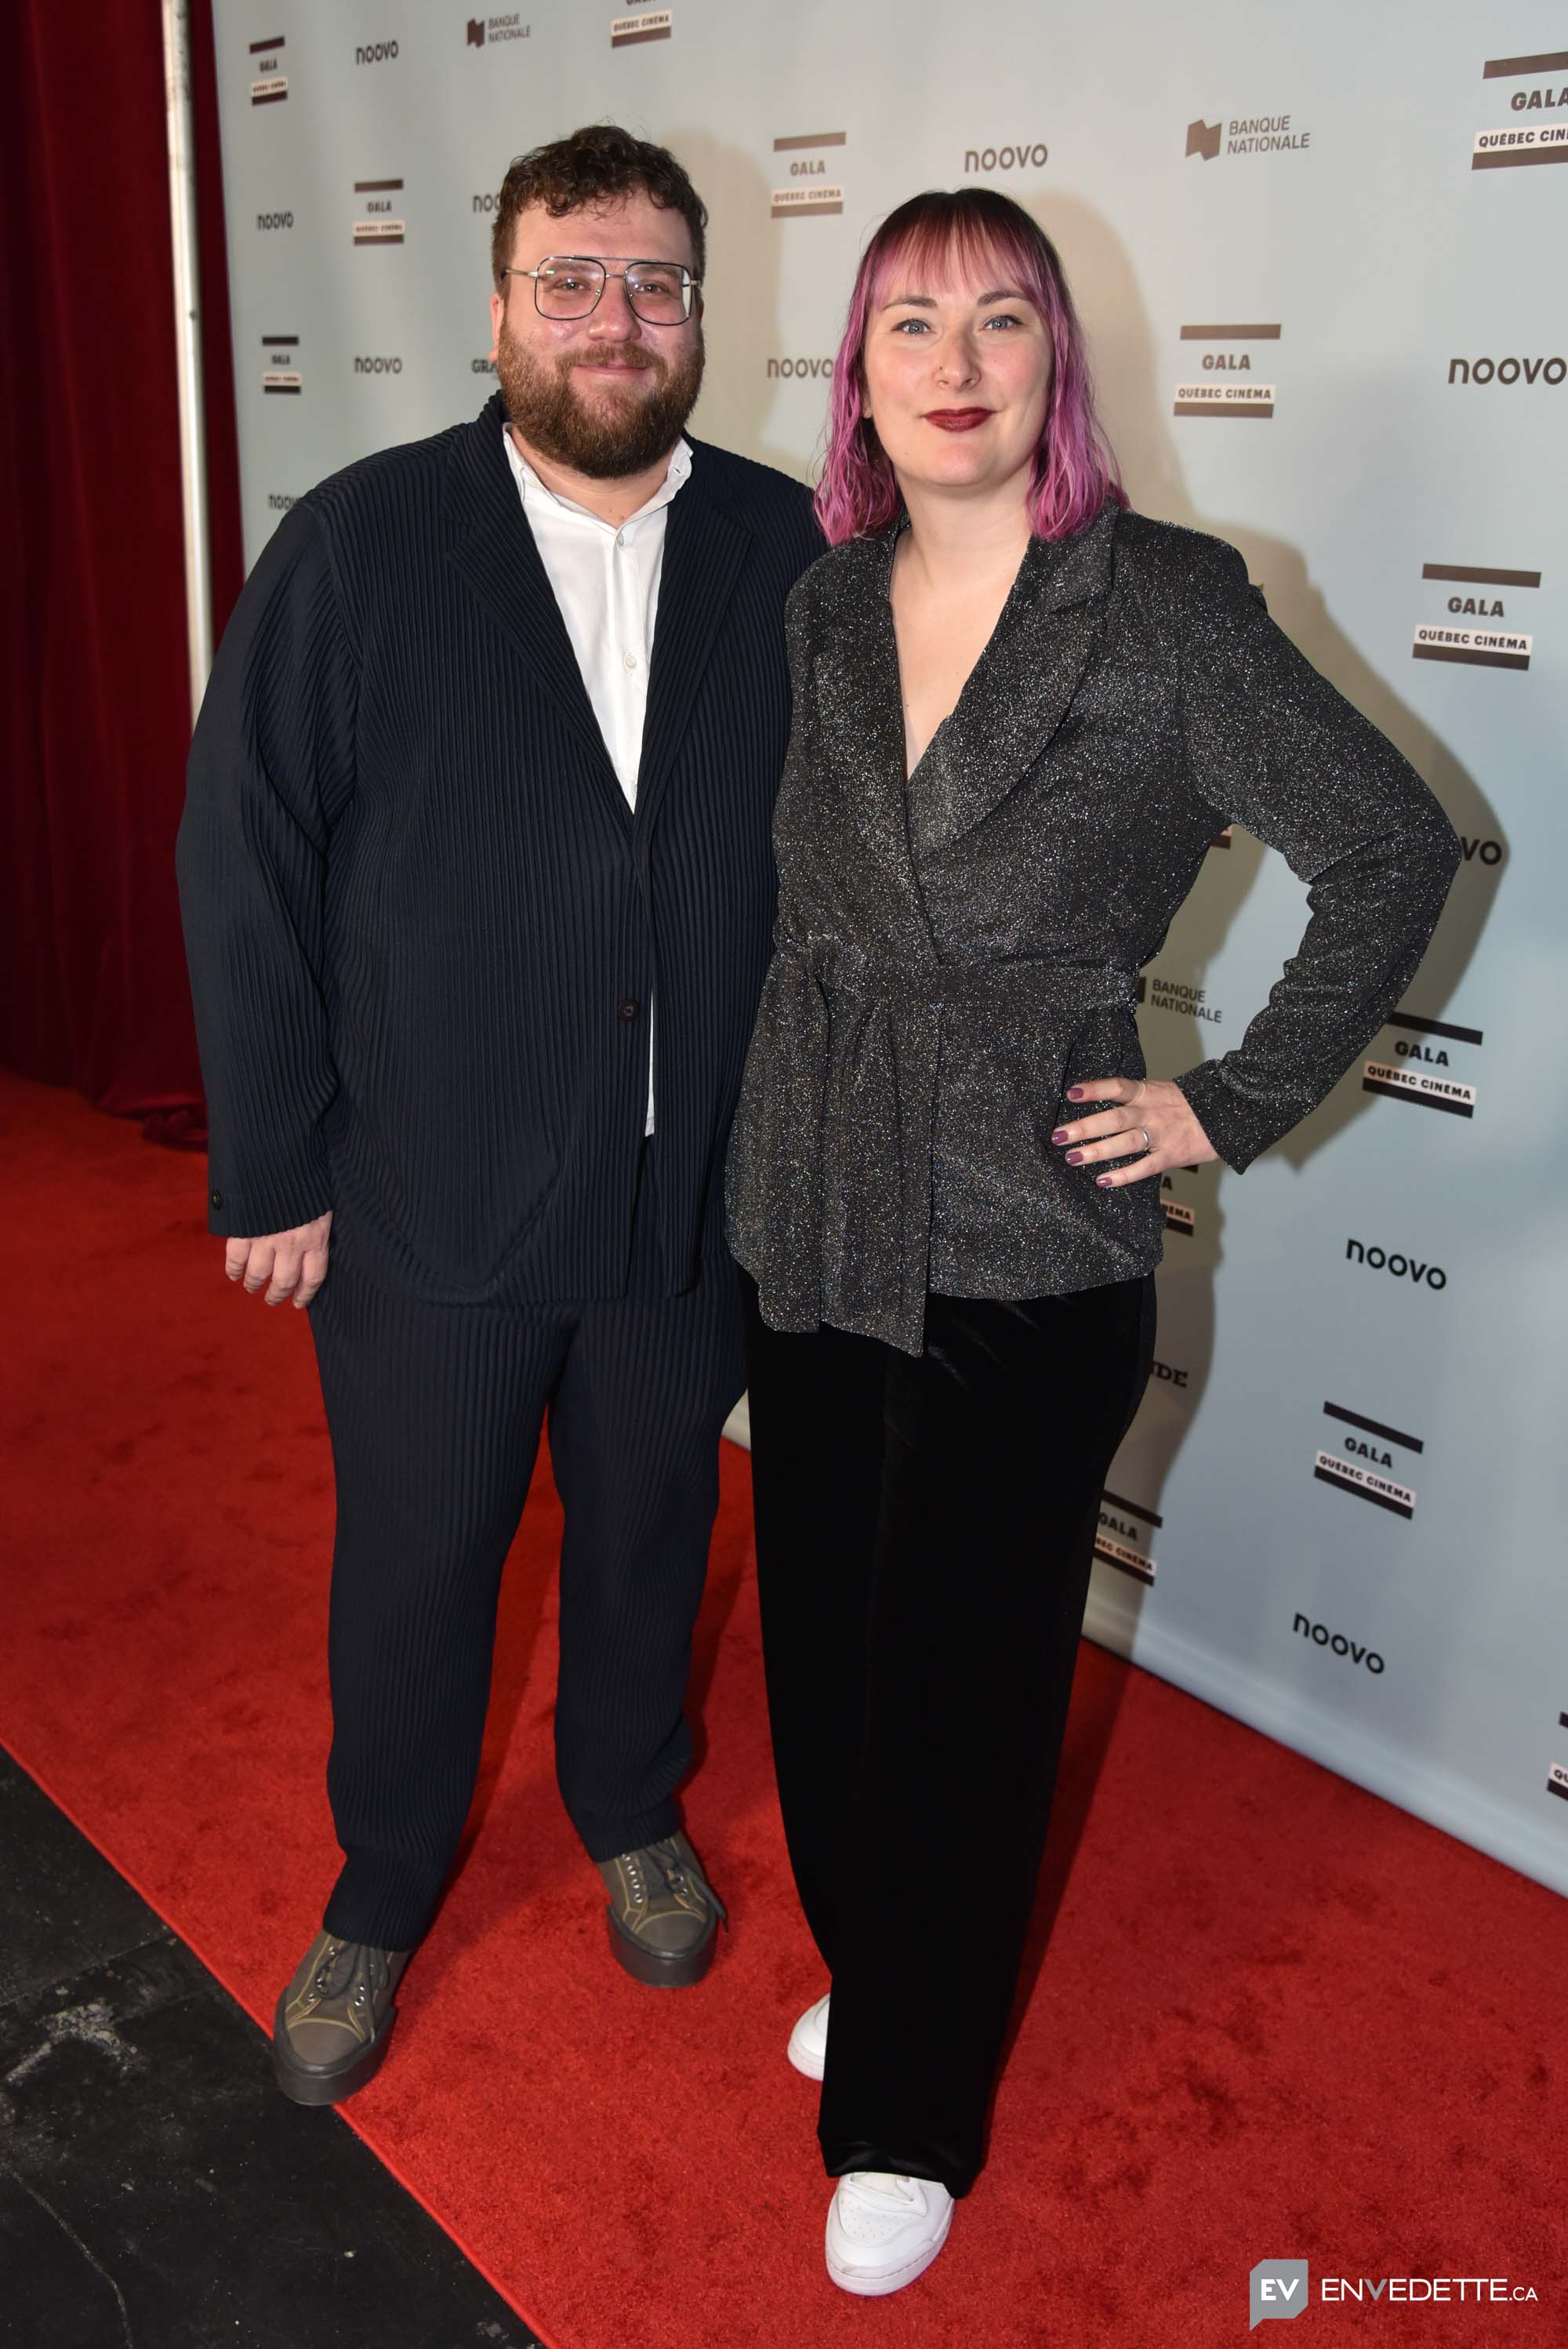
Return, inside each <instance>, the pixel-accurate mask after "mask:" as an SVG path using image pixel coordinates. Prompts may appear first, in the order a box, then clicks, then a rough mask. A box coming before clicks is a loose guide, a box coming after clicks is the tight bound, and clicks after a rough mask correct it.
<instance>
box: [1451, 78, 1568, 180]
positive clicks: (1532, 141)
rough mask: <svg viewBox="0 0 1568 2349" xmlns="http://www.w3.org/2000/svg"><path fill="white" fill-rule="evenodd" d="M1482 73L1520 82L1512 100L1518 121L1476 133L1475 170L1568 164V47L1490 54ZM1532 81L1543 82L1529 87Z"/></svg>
mask: <svg viewBox="0 0 1568 2349" xmlns="http://www.w3.org/2000/svg"><path fill="white" fill-rule="evenodd" d="M1480 78H1481V79H1482V81H1511V82H1513V83H1514V84H1515V85H1516V87H1515V88H1513V89H1512V90H1511V92H1510V94H1509V100H1508V108H1509V112H1510V113H1511V115H1512V117H1513V120H1512V122H1511V124H1510V125H1509V126H1508V127H1507V129H1496V130H1478V131H1477V132H1476V134H1475V137H1474V139H1473V140H1471V142H1470V170H1471V171H1510V170H1511V169H1512V168H1513V167H1514V165H1516V164H1520V163H1568V49H1545V50H1542V52H1540V53H1539V54H1538V55H1537V56H1535V57H1489V58H1488V59H1487V61H1486V63H1485V65H1483V66H1482V67H1481V69H1480ZM1528 82H1534V83H1536V84H1537V87H1535V88H1525V87H1524V85H1525V84H1526V83H1528ZM1554 82H1555V84H1556V85H1557V86H1556V87H1553V83H1554Z"/></svg>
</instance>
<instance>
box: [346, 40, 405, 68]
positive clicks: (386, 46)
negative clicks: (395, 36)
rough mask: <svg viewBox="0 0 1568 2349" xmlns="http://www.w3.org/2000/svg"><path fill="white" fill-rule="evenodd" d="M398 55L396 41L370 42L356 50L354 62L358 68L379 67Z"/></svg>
mask: <svg viewBox="0 0 1568 2349" xmlns="http://www.w3.org/2000/svg"><path fill="white" fill-rule="evenodd" d="M396 56H397V42H396V41H368V42H366V43H365V44H364V45H363V46H362V47H358V48H356V50H355V52H354V62H355V64H356V66H378V65H380V64H382V63H383V62H384V60H385V59H386V58H387V57H396Z"/></svg>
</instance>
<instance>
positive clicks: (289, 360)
mask: <svg viewBox="0 0 1568 2349" xmlns="http://www.w3.org/2000/svg"><path fill="white" fill-rule="evenodd" d="M262 348H263V351H265V353H266V359H265V361H264V363H263V367H262V389H263V391H265V392H277V393H288V392H294V393H296V394H297V393H299V392H301V391H303V390H304V383H303V381H302V380H301V377H300V371H299V336H297V335H263V336H262Z"/></svg>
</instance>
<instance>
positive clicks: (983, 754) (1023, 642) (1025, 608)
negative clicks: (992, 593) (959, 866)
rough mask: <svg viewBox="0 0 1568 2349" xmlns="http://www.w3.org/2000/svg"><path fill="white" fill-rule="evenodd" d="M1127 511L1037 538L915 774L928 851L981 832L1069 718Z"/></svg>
mask: <svg viewBox="0 0 1568 2349" xmlns="http://www.w3.org/2000/svg"><path fill="white" fill-rule="evenodd" d="M1118 512H1119V508H1118V507H1116V506H1113V505H1108V506H1105V507H1104V508H1102V509H1101V512H1100V513H1099V516H1098V517H1097V519H1096V520H1095V521H1094V522H1093V523H1090V525H1089V527H1088V530H1087V531H1084V532H1082V533H1080V534H1079V535H1078V537H1077V538H1070V539H1040V538H1032V539H1031V540H1030V541H1029V543H1028V545H1027V547H1026V550H1025V553H1024V559H1023V562H1022V563H1021V564H1020V565H1019V567H1018V575H1017V577H1016V579H1015V581H1014V583H1013V585H1012V588H1011V590H1010V591H1009V594H1008V597H1007V601H1006V604H1005V605H1004V606H1003V608H1002V613H1001V616H1000V617H999V618H998V620H997V623H996V626H995V632H994V633H993V635H992V637H991V640H990V642H989V644H987V646H986V647H985V651H984V652H983V653H982V654H981V656H980V657H979V659H978V660H977V661H976V662H975V667H974V668H973V669H972V670H971V671H970V673H969V676H968V677H967V678H965V684H964V690H963V691H962V693H961V694H960V695H959V697H958V700H957V703H956V705H955V707H954V709H952V710H951V711H950V712H949V714H948V716H947V717H946V718H945V719H944V720H943V722H942V724H941V725H940V726H939V727H938V729H937V730H936V732H935V734H934V736H933V737H932V740H931V741H930V742H929V744H928V745H927V747H926V750H925V753H924V755H923V758H922V759H921V761H920V764H919V765H918V767H917V768H916V769H915V771H914V775H913V778H912V779H911V783H910V791H909V822H910V828H911V832H912V833H913V841H914V845H915V848H916V850H917V852H918V853H919V854H923V855H929V854H933V853H934V851H936V850H938V849H941V848H944V847H946V846H948V845H949V844H950V843H952V842H953V841H954V840H958V839H961V838H962V837H963V835H964V834H965V833H968V832H972V831H973V830H974V829H975V825H976V824H977V823H980V822H981V821H982V819H983V818H984V817H985V816H987V815H989V814H990V812H991V811H992V809H993V808H995V807H996V806H998V805H999V804H1000V803H1001V802H1002V801H1003V800H1004V799H1006V796H1007V794H1008V792H1010V791H1011V790H1012V789H1013V787H1014V785H1015V784H1016V782H1017V781H1018V780H1019V778H1020V776H1022V775H1024V774H1026V773H1027V771H1028V770H1029V769H1030V768H1031V767H1032V766H1033V765H1034V764H1035V762H1036V761H1037V759H1038V758H1039V757H1040V755H1041V753H1042V752H1043V751H1044V750H1045V749H1046V747H1047V744H1048V743H1049V741H1050V740H1051V737H1052V735H1053V734H1054V733H1055V732H1056V730H1057V727H1058V726H1059V725H1060V724H1061V722H1062V719H1064V718H1065V717H1066V715H1067V712H1068V708H1069V706H1070V704H1071V702H1072V698H1073V696H1074V694H1075V693H1076V692H1077V691H1078V683H1079V680H1080V679H1081V678H1082V676H1083V673H1084V670H1085V669H1086V668H1087V667H1088V661H1089V657H1090V655H1091V654H1092V653H1093V651H1094V648H1095V646H1096V644H1097V642H1098V641H1099V633H1100V629H1101V627H1102V626H1103V624H1104V617H1105V605H1106V596H1107V593H1108V591H1109V584H1110V555H1111V545H1112V541H1113V538H1114V534H1115V528H1116V518H1117V515H1118ZM890 626H891V619H890Z"/></svg>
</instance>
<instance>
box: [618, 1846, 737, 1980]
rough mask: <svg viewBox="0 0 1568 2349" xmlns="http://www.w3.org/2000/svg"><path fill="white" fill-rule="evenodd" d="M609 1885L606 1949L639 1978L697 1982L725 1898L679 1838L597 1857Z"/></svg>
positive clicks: (724, 1915)
mask: <svg viewBox="0 0 1568 2349" xmlns="http://www.w3.org/2000/svg"><path fill="white" fill-rule="evenodd" d="M595 1865H596V1867H597V1868H598V1870H599V1873H600V1875H601V1876H602V1877H603V1879H604V1881H605V1883H606V1885H607V1886H608V1887H609V1889H610V1906H609V1908H608V1909H607V1910H606V1911H605V1915H606V1918H607V1920H608V1923H609V1927H610V1947H611V1949H612V1950H613V1951H614V1953H615V1956H616V1957H617V1959H618V1960H619V1961H620V1962H621V1964H622V1965H624V1967H625V1969H626V1971H627V1972H628V1973H629V1974H632V1975H634V1977H635V1979H636V1980H637V1981H638V1982H652V1983H654V1984H655V1985H656V1986H658V1987H660V1988H662V1989H667V1990H679V1989H681V1988H683V1987H684V1986H685V1985H686V1983H688V1982H700V1981H701V1980H702V1977H703V1976H704V1974H705V1973H707V1970H708V1967H709V1965H710V1964H711V1962H712V1960H713V1945H714V1941H715V1939H716V1938H717V1932H718V1920H719V1919H720V1918H721V1917H722V1918H723V1919H724V1921H725V1923H726V1924H728V1922H729V1917H728V1913H727V1910H726V1909H725V1906H724V1903H723V1901H722V1900H721V1899H719V1897H718V1895H717V1892H716V1891H715V1890H714V1889H713V1887H712V1885H711V1884H710V1883H709V1882H708V1880H707V1877H706V1876H705V1875H704V1874H703V1872H702V1863H701V1861H700V1860H699V1859H698V1858H697V1856H696V1852H695V1851H693V1849H692V1847H691V1846H690V1844H689V1843H687V1841H686V1837H685V1836H684V1835H681V1834H679V1833H676V1834H675V1835H672V1836H665V1837H662V1838H661V1839H660V1841H659V1842H657V1843H645V1844H641V1845H639V1846H638V1847H637V1849H636V1850H635V1851H624V1852H621V1853H620V1854H619V1855H618V1856H617V1857H615V1858H614V1859H601V1860H598V1861H596V1862H595Z"/></svg>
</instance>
